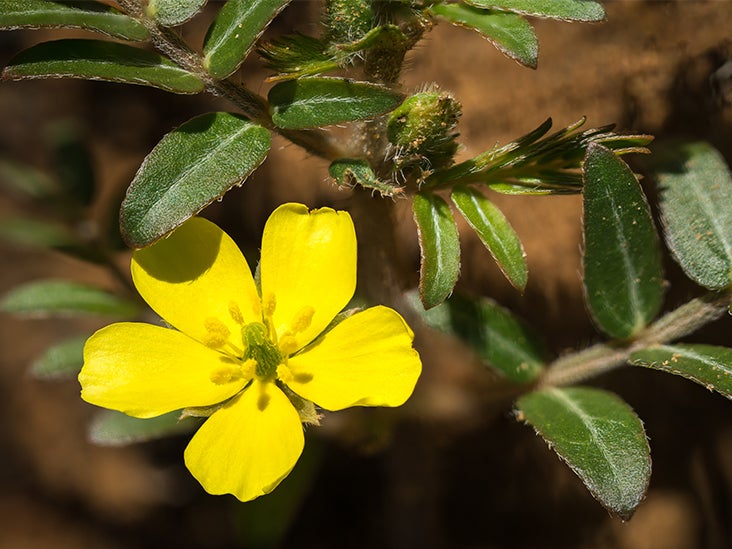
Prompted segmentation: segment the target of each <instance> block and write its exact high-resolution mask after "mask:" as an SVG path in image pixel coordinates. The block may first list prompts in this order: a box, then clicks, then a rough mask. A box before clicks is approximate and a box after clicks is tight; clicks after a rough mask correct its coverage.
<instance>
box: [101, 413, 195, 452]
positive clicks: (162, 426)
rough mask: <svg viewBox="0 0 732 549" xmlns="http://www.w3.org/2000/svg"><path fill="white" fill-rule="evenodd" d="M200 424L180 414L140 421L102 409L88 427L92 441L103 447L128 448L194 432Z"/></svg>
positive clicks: (164, 415)
mask: <svg viewBox="0 0 732 549" xmlns="http://www.w3.org/2000/svg"><path fill="white" fill-rule="evenodd" d="M200 424H201V420H200V419H198V418H192V417H186V418H183V419H181V412H169V413H167V414H163V415H162V416H157V417H153V418H148V419H140V418H137V417H131V416H128V415H126V414H123V413H122V412H117V411H115V410H101V411H99V413H98V414H97V415H96V416H95V417H94V419H93V420H92V423H91V425H90V426H89V440H90V441H91V442H93V443H94V444H98V445H100V446H125V445H127V444H133V443H136V442H147V441H150V440H157V439H160V438H165V437H169V436H173V435H180V434H186V433H191V432H193V431H195V430H196V428H197V427H198V426H199V425H200Z"/></svg>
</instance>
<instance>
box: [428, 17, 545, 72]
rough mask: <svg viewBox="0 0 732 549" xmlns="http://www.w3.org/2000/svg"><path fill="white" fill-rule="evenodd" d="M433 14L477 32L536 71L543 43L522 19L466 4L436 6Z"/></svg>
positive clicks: (508, 54)
mask: <svg viewBox="0 0 732 549" xmlns="http://www.w3.org/2000/svg"><path fill="white" fill-rule="evenodd" d="M429 11H430V12H431V13H433V14H434V15H439V16H440V17H444V18H445V19H447V20H448V21H450V22H451V23H453V24H454V25H460V26H462V27H468V28H472V29H475V30H477V31H478V32H479V33H480V34H481V35H483V36H484V37H485V38H487V39H488V40H489V41H490V42H491V43H492V44H493V45H494V46H495V47H496V48H498V49H499V50H500V51H501V52H503V53H504V54H505V55H507V56H508V57H510V58H512V59H514V60H516V61H518V62H519V63H521V64H522V65H526V66H527V67H531V68H536V63H537V59H538V56H539V41H538V40H537V39H536V34H534V29H533V28H532V26H531V25H530V24H529V23H528V22H527V21H526V20H525V19H523V18H522V17H521V16H519V15H516V14H513V13H505V12H499V11H488V10H482V9H478V8H474V7H471V6H466V5H464V4H433V5H432V6H430V7H429Z"/></svg>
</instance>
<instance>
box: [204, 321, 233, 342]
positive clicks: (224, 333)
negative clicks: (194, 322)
mask: <svg viewBox="0 0 732 549" xmlns="http://www.w3.org/2000/svg"><path fill="white" fill-rule="evenodd" d="M203 326H204V328H205V329H206V332H208V333H207V334H206V339H205V341H204V344H205V345H206V346H207V347H211V348H213V349H218V348H219V347H222V346H223V345H224V344H225V343H226V342H227V340H228V339H229V336H230V335H231V331H230V330H229V328H227V327H226V325H225V324H224V323H223V322H221V321H220V320H219V319H218V318H214V317H212V316H210V317H208V318H207V319H206V320H204V321H203Z"/></svg>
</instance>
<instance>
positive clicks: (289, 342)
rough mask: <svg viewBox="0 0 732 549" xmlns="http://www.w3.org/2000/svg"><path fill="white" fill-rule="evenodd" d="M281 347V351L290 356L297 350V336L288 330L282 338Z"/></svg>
mask: <svg viewBox="0 0 732 549" xmlns="http://www.w3.org/2000/svg"><path fill="white" fill-rule="evenodd" d="M279 347H280V352H281V353H282V354H283V355H284V356H288V355H291V354H292V353H294V352H295V351H297V350H298V348H299V345H298V343H297V339H295V336H294V335H292V334H290V333H289V332H287V333H286V334H284V335H283V336H282V337H281V338H280V341H279Z"/></svg>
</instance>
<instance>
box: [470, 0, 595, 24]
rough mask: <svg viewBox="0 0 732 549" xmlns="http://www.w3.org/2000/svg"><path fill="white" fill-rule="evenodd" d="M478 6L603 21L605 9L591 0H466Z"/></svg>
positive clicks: (565, 18) (527, 13) (570, 19)
mask: <svg viewBox="0 0 732 549" xmlns="http://www.w3.org/2000/svg"><path fill="white" fill-rule="evenodd" d="M465 1H466V2H467V3H468V4H471V5H473V6H475V7H476V8H486V9H500V10H507V11H512V12H515V13H521V14H524V15H533V16H536V17H548V18H552V19H563V20H565V21H602V20H603V19H605V10H604V9H603V8H602V5H600V3H599V2H592V1H590V0H465Z"/></svg>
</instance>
